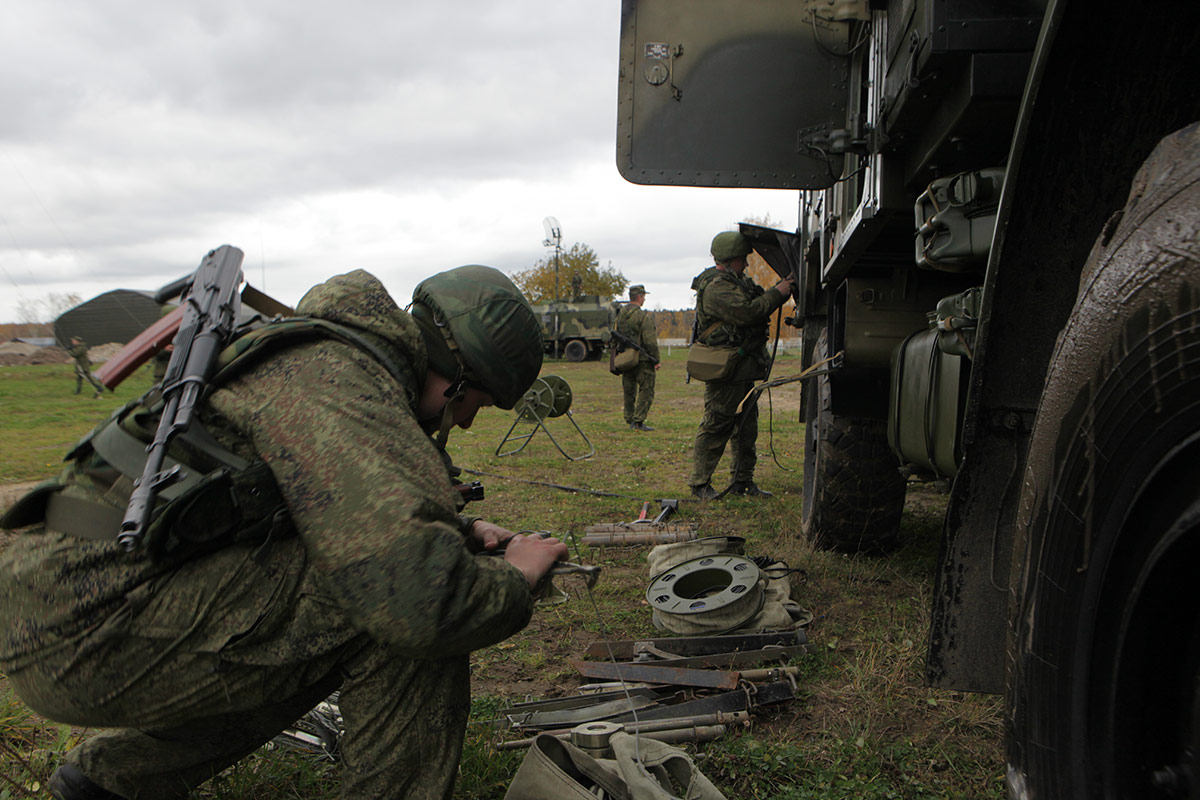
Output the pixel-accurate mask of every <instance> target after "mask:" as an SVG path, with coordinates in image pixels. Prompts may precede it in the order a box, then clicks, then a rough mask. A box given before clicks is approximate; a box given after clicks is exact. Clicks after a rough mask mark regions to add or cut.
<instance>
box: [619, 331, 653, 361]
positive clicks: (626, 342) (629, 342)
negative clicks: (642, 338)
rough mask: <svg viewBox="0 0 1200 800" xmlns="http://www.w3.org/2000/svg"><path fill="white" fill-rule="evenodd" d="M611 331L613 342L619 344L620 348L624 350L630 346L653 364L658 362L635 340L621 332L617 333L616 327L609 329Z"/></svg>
mask: <svg viewBox="0 0 1200 800" xmlns="http://www.w3.org/2000/svg"><path fill="white" fill-rule="evenodd" d="M611 333H612V340H613V341H614V342H616V343H617V344H618V345H620V349H622V350H624V349H625V348H627V347H631V348H633V349H634V350H637V351H638V352H639V353H641V354H642V355H644V356H645V357H646V358H648V359H650V360H651V361H652V362H654V363H655V364H657V363H658V359H657V358H655V357H654V356H652V355H650V354H649V353H647V352H646V349H645V348H644V347H642V346H641V345H640V344H638V343H637V342H635V341H634V340H633V339H630V338H629V337H628V336H626V335H625V334H623V333H617V331H616V329H613V330H612V331H611Z"/></svg>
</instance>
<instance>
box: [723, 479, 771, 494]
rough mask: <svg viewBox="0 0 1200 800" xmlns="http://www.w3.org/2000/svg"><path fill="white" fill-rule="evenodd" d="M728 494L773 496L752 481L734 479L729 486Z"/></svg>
mask: <svg viewBox="0 0 1200 800" xmlns="http://www.w3.org/2000/svg"><path fill="white" fill-rule="evenodd" d="M729 493H730V494H741V495H745V496H746V497H773V496H774V495H773V494H772V493H771V492H768V491H767V490H766V489H760V488H758V484H757V483H755V482H754V481H736V482H734V483H733V484H731V485H730V486H729Z"/></svg>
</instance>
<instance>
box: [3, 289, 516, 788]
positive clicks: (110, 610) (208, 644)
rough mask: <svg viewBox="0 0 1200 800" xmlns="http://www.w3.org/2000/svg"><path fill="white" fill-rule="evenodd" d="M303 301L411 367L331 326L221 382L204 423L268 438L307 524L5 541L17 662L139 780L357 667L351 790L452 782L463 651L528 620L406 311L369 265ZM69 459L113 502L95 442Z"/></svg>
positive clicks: (292, 710) (114, 492)
mask: <svg viewBox="0 0 1200 800" xmlns="http://www.w3.org/2000/svg"><path fill="white" fill-rule="evenodd" d="M297 311H298V313H299V314H306V315H310V316H313V317H317V318H322V319H327V320H330V321H333V322H336V323H338V324H339V325H343V326H347V327H349V328H352V329H354V330H356V331H359V332H361V334H362V335H363V336H364V337H367V338H369V339H370V340H371V341H372V342H375V343H377V344H379V345H380V346H381V347H382V348H384V349H385V351H386V355H387V356H389V357H390V358H391V360H392V361H393V362H394V365H399V373H400V377H401V379H400V380H397V378H395V377H393V376H392V375H391V374H389V371H388V370H387V369H385V368H384V367H383V366H381V365H380V363H379V361H377V360H376V358H375V357H373V356H372V355H370V354H369V353H367V352H366V351H364V350H363V349H361V348H359V347H355V346H353V345H351V344H347V343H345V342H343V341H339V340H333V339H329V338H316V339H314V340H312V341H305V342H302V343H299V344H294V345H291V346H287V347H286V348H285V349H282V350H277V351H274V352H269V353H268V354H267V355H266V357H265V358H263V359H262V360H260V361H258V362H257V363H255V364H252V365H251V366H249V367H248V368H246V370H245V371H244V372H242V373H241V374H239V375H238V376H236V377H234V378H233V379H232V380H231V382H229V383H228V384H226V385H224V386H223V387H221V388H219V389H218V390H216V391H215V392H214V393H213V394H212V396H211V398H210V400H209V402H208V403H207V405H206V406H205V407H204V408H203V410H202V420H203V421H204V423H205V427H206V428H207V429H208V430H209V431H210V432H212V433H213V434H214V436H215V437H216V438H217V440H218V441H219V442H220V443H221V444H222V445H224V446H225V447H226V448H228V449H230V450H232V451H233V452H235V453H237V454H238V455H241V456H243V457H245V458H249V459H254V458H260V459H262V460H263V461H265V462H266V464H267V465H268V467H269V468H270V472H271V474H272V475H273V476H274V479H275V481H276V483H277V484H278V489H279V491H280V493H281V494H282V496H283V498H284V499H285V501H286V505H287V512H288V515H289V516H290V518H291V523H292V524H293V525H294V528H295V530H296V531H298V535H294V536H292V537H290V538H279V539H275V540H271V541H266V542H262V543H258V544H238V545H230V546H227V547H225V548H223V549H221V550H218V551H217V552H215V553H212V554H209V555H206V556H203V557H198V558H195V559H192V560H190V561H187V562H185V563H182V564H170V563H154V562H151V561H149V560H147V559H145V558H144V557H137V556H134V555H130V554H126V553H124V552H123V551H122V549H121V547H120V546H119V545H118V544H117V543H116V541H115V540H114V541H92V540H84V539H77V538H74V537H72V536H69V535H67V534H63V533H58V532H55V531H52V530H45V529H44V528H41V527H39V528H35V529H33V530H32V532H29V533H26V534H25V535H22V536H20V537H18V538H17V539H16V540H15V541H13V543H12V544H11V545H10V546H9V547H8V548H7V550H6V551H5V552H4V553H3V554H0V671H2V672H3V673H4V674H5V675H7V676H8V678H9V680H10V682H11V683H12V685H13V687H14V689H15V690H16V691H17V693H18V694H19V695H20V696H21V697H22V699H24V700H25V701H26V702H27V703H28V704H29V705H30V706H31V707H32V708H33V709H35V710H36V711H38V712H39V713H42V714H43V715H45V716H47V717H49V718H51V719H55V720H59V721H62V722H66V723H70V724H74V725H86V726H93V727H107V728H113V729H114V730H111V731H107V732H105V733H103V734H101V735H100V736H97V737H94V738H92V739H90V740H88V741H87V742H85V743H84V744H83V745H81V746H80V747H79V748H77V749H76V750H73V751H72V752H71V753H70V754H69V755H68V760H69V761H71V762H72V763H74V764H76V765H77V766H79V767H80V768H81V769H82V770H83V772H84V773H85V774H86V775H88V776H89V777H90V778H91V779H92V780H94V781H96V782H97V783H99V784H100V785H102V786H104V787H105V788H107V789H109V790H111V791H114V792H117V793H119V794H121V795H124V796H126V797H131V798H132V797H181V796H183V795H184V794H185V793H186V790H187V788H188V787H190V786H194V785H196V784H197V783H199V782H201V781H203V780H204V779H206V778H208V777H210V776H211V775H213V774H215V773H216V772H217V771H219V770H220V769H222V768H224V767H225V766H227V765H228V764H230V763H232V762H234V761H236V760H237V759H238V758H240V757H241V756H243V755H245V754H246V753H248V752H250V751H251V750H253V749H254V748H255V747H257V746H258V745H260V744H262V743H263V742H264V741H266V740H268V739H270V738H271V737H272V736H273V735H274V734H275V733H277V732H278V731H279V730H281V729H282V728H283V727H284V726H286V725H287V724H289V723H290V722H292V721H293V720H295V719H297V718H298V717H300V716H302V715H303V714H304V712H305V711H307V710H308V708H310V707H311V706H312V705H314V704H315V703H316V702H317V701H319V700H320V699H322V698H323V697H324V696H325V695H327V694H328V693H329V692H330V691H332V690H333V689H335V688H337V687H338V686H339V685H340V687H341V703H340V706H341V710H342V713H343V714H344V716H345V719H346V724H347V728H348V730H347V733H346V736H345V738H344V741H343V754H344V763H345V772H344V781H343V788H342V796H343V797H346V798H350V797H355V798H358V797H385V796H387V797H390V796H396V795H403V796H409V797H419V798H426V797H428V798H435V797H439V798H440V797H449V795H450V792H451V787H452V783H453V779H454V773H455V770H456V765H457V760H458V755H459V749H460V747H461V738H462V732H463V728H464V726H465V721H466V714H467V708H468V705H469V681H468V673H467V654H468V653H469V652H471V651H472V650H474V649H477V648H480V647H485V646H487V645H490V644H493V643H495V642H498V641H501V640H502V639H504V638H506V637H507V636H509V635H511V634H512V633H514V632H515V631H517V630H519V629H520V628H522V627H523V626H524V625H525V624H526V623H527V622H528V620H529V616H530V614H531V611H532V598H531V596H530V592H529V589H528V584H527V583H526V580H525V578H524V577H523V576H522V574H521V573H520V571H519V570H517V569H515V568H513V567H511V566H509V565H508V564H507V563H506V562H505V561H504V560H503V559H497V558H485V557H475V556H472V555H471V554H470V553H469V552H468V551H467V550H466V548H465V547H464V546H463V538H462V533H461V532H460V524H459V519H458V517H457V516H456V513H455V496H454V495H455V493H454V492H453V490H452V489H451V485H450V482H449V479H448V477H447V474H446V470H445V467H444V465H443V462H442V459H441V457H440V454H439V453H438V451H437V450H436V448H435V447H434V446H433V444H432V442H431V440H430V438H429V436H428V435H426V433H425V432H424V431H423V430H422V429H421V427H420V426H419V424H418V422H417V419H416V417H415V406H414V402H415V398H416V397H417V396H418V394H419V388H420V378H418V376H423V375H424V372H423V369H424V364H425V359H426V356H425V353H424V345H423V343H422V339H421V335H420V332H419V330H418V329H417V326H416V324H415V323H414V322H413V320H412V318H411V317H410V316H409V315H408V314H406V313H404V312H403V311H401V310H400V309H399V308H398V307H397V306H396V304H395V303H394V302H393V301H392V299H391V298H390V297H389V296H388V295H387V292H386V291H385V290H384V288H383V286H382V285H381V284H380V283H379V282H378V281H377V280H376V279H375V278H374V277H372V276H371V275H369V274H368V273H365V272H362V271H358V272H353V273H350V274H348V275H343V276H339V277H336V278H333V279H332V280H330V281H328V282H327V283H325V284H322V285H320V286H318V287H315V288H314V289H312V290H311V291H310V292H309V293H308V294H307V295H305V297H304V299H303V300H302V301H301V302H300V305H299V306H298V308H297ZM131 416H136V415H131ZM62 482H63V483H65V484H66V489H64V490H63V491H64V492H66V493H68V494H71V495H75V496H78V497H83V498H86V499H88V500H91V501H93V502H96V503H101V504H105V505H109V506H112V507H114V508H119V509H123V508H124V505H125V503H126V501H127V500H128V496H129V491H130V486H129V482H128V480H127V479H124V478H121V477H119V476H118V474H117V473H116V472H115V471H114V470H112V469H111V468H110V467H108V465H106V464H104V463H103V462H102V461H101V460H100V459H99V457H98V456H96V455H95V454H90V455H88V454H87V453H86V448H85V452H84V454H83V455H82V457H81V458H80V460H78V461H76V462H73V463H72V464H70V465H69V466H68V467H67V468H66V470H65V471H64V474H63V476H62Z"/></svg>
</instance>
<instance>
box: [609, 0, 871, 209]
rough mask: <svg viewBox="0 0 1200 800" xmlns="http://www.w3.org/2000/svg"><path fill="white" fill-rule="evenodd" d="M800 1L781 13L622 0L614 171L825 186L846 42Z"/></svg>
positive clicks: (648, 177) (772, 8)
mask: <svg viewBox="0 0 1200 800" xmlns="http://www.w3.org/2000/svg"><path fill="white" fill-rule="evenodd" d="M811 5H812V4H809V3H803V2H797V3H795V5H794V8H795V11H794V13H788V14H786V15H780V13H779V6H778V5H777V4H773V3H731V2H729V0H623V2H622V5H621V76H620V91H619V98H618V114H617V118H618V122H617V167H618V169H619V170H620V172H621V175H622V176H623V177H624V178H625V179H626V180H627V181H630V182H631V183H641V184H653V185H678V186H730V187H743V188H768V189H819V188H825V187H828V186H831V185H833V183H834V182H835V181H836V180H837V176H839V175H841V173H842V165H843V156H842V155H840V154H835V153H834V152H833V150H834V149H837V147H838V146H837V144H836V143H837V142H838V141H840V140H841V139H842V138H843V137H842V133H843V130H842V129H844V128H846V98H847V96H848V94H849V91H848V86H847V81H848V78H849V74H850V68H849V57H848V54H849V52H850V51H851V49H852V48H853V44H852V43H851V42H850V41H849V38H850V35H849V31H850V25H849V24H848V23H846V22H838V21H833V20H825V19H823V18H822V17H821V16H819V15H815V14H814V13H813V11H812V10H811ZM731 128H733V129H736V130H737V132H738V133H737V135H736V136H731V135H730V129H731Z"/></svg>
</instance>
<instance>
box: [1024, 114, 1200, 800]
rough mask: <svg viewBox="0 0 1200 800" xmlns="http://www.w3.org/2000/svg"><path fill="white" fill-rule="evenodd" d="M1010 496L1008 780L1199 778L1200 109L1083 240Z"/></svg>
mask: <svg viewBox="0 0 1200 800" xmlns="http://www.w3.org/2000/svg"><path fill="white" fill-rule="evenodd" d="M1019 509H1020V510H1019V512H1018V519H1017V520H1016V527H1015V531H1014V534H1015V547H1014V550H1013V554H1014V555H1013V557H1014V562H1013V563H1014V570H1013V579H1012V589H1013V594H1012V597H1013V605H1012V607H1011V609H1010V612H1011V631H1010V637H1009V658H1008V663H1009V674H1008V692H1007V696H1008V705H1009V713H1008V715H1007V719H1008V730H1007V736H1008V761H1009V767H1008V783H1009V792H1010V795H1011V796H1013V797H1030V798H1043V797H1053V798H1064V799H1068V798H1069V799H1070V800H1082V798H1117V797H1122V798H1123V797H1163V798H1170V797H1181V798H1182V797H1197V796H1200V763H1198V760H1200V747H1197V742H1198V740H1200V593H1198V592H1197V591H1196V583H1197V568H1198V567H1197V565H1200V124H1198V125H1192V126H1189V127H1188V128H1185V129H1184V130H1183V131H1180V132H1178V133H1176V134H1174V135H1172V136H1169V137H1167V138H1166V139H1164V140H1163V141H1162V142H1160V143H1159V145H1158V148H1157V149H1156V150H1155V151H1154V152H1153V153H1152V154H1151V156H1150V158H1149V159H1148V160H1147V161H1146V162H1145V164H1144V165H1143V166H1142V168H1141V170H1140V171H1139V173H1138V175H1137V177H1136V178H1135V179H1134V183H1133V189H1132V191H1131V192H1130V198H1129V201H1128V203H1127V204H1126V206H1125V208H1124V210H1123V211H1121V212H1120V213H1119V214H1118V215H1117V216H1114V218H1113V219H1112V220H1110V222H1109V224H1108V226H1106V228H1105V231H1104V232H1103V233H1102V234H1101V236H1100V238H1099V240H1098V241H1097V243H1096V245H1095V247H1094V248H1093V249H1092V252H1091V254H1090V255H1089V257H1088V260H1087V262H1086V264H1085V266H1084V270H1083V274H1082V276H1081V280H1080V292H1079V297H1078V299H1077V301H1076V304H1075V307H1074V309H1073V311H1072V313H1071V316H1070V318H1069V319H1068V321H1067V325H1066V327H1065V328H1064V329H1063V332H1062V334H1061V336H1060V338H1059V342H1058V345H1057V346H1056V349H1055V353H1054V356H1053V358H1052V359H1051V362H1050V366H1049V368H1048V372H1047V381H1046V388H1045V391H1044V393H1043V395H1042V399H1041V401H1040V404H1039V409H1038V413H1037V419H1036V422H1035V424H1034V429H1033V434H1032V440H1031V443H1030V450H1029V456H1028V461H1027V466H1026V470H1025V479H1024V485H1023V487H1022V494H1021V499H1020V505H1019Z"/></svg>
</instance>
